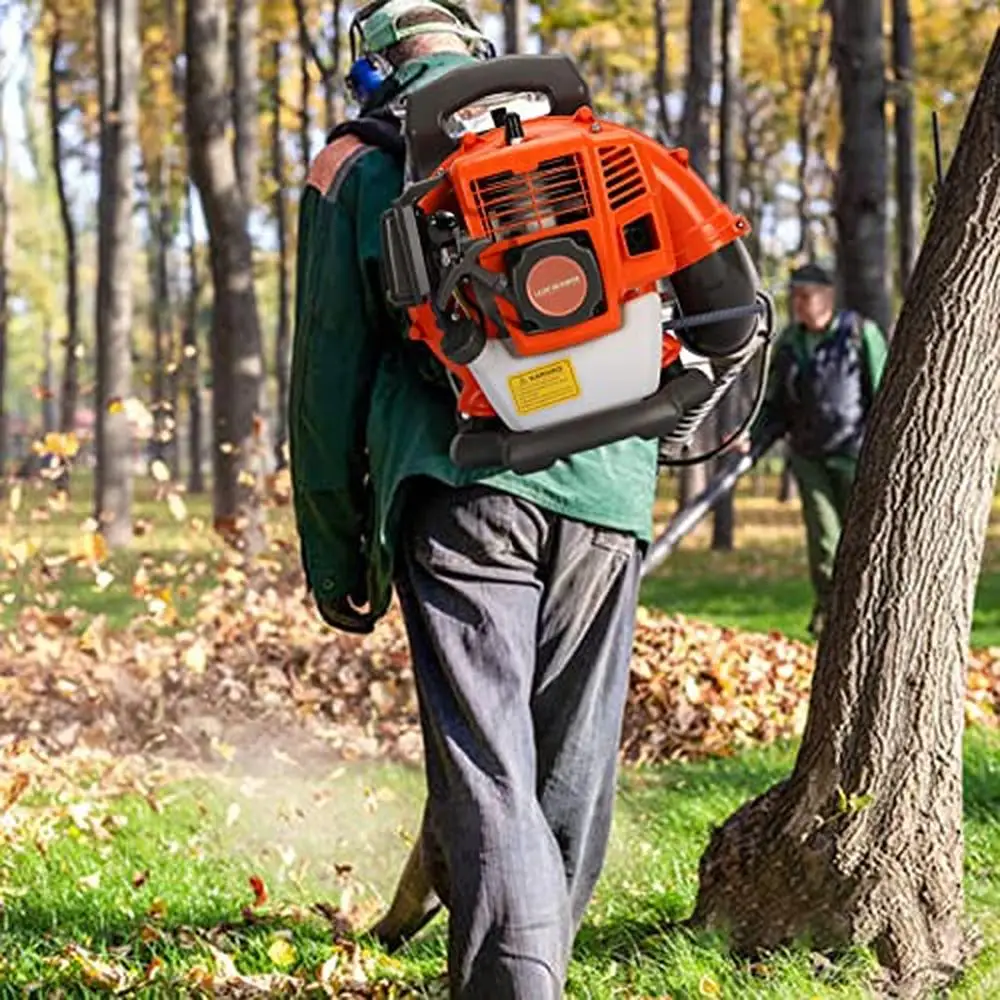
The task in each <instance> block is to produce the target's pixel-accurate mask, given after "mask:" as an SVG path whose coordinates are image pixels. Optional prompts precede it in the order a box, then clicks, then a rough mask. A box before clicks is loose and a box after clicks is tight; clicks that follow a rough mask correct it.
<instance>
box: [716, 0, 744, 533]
mask: <svg viewBox="0 0 1000 1000" xmlns="http://www.w3.org/2000/svg"><path fill="white" fill-rule="evenodd" d="M740 34H741V32H740V11H739V6H738V4H737V0H722V25H721V30H720V32H719V37H720V41H721V43H722V104H721V107H720V108H719V197H720V198H721V199H722V201H723V202H724V203H725V204H727V205H729V206H730V207H731V208H733V209H734V210H735V209H736V206H737V202H738V200H739V187H738V173H737V166H738V164H737V160H736V137H737V132H738V130H739V108H740V100H739V93H738V90H739V85H740V58H741V37H740ZM739 389H740V383H737V385H735V386H734V387H733V388H732V389H731V390H730V391H729V392H727V393H726V395H725V396H724V397H723V398H722V401H721V403H720V405H719V408H718V410H717V411H716V414H715V421H716V425H717V434H718V438H719V440H720V441H724V440H725V439H726V438H727V437H728V436H729V435H730V434H732V433H733V432H734V431H735V430H736V427H737V424H738V423H739ZM722 461H724V460H720V462H718V463H714V464H715V465H716V467H717V468H718V467H719V465H721V464H722ZM735 534H736V505H735V503H734V490H729V491H728V492H726V493H725V495H724V496H722V497H721V499H720V500H719V502H718V503H717V504H716V505H715V510H714V511H713V514H712V548H713V549H715V550H716V551H719V552H731V551H732V550H733V545H734V537H735Z"/></svg>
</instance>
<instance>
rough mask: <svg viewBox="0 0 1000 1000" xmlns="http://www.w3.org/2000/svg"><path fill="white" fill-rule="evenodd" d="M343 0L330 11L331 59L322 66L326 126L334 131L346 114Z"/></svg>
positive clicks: (329, 130) (334, 0) (338, 0)
mask: <svg viewBox="0 0 1000 1000" xmlns="http://www.w3.org/2000/svg"><path fill="white" fill-rule="evenodd" d="M343 5H344V4H343V0H333V10H332V11H331V13H330V61H329V62H328V63H327V64H326V65H325V66H321V67H320V72H321V73H322V74H323V97H324V99H325V101H326V128H327V132H331V131H333V128H334V126H335V125H337V124H338V123H339V122H341V121H343V119H344V116H345V114H346V108H345V107H344V95H343V91H342V90H341V86H340V84H341V77H342V76H343V73H342V72H341V57H340V50H341V38H340V35H341V32H340V16H341V8H342V7H343Z"/></svg>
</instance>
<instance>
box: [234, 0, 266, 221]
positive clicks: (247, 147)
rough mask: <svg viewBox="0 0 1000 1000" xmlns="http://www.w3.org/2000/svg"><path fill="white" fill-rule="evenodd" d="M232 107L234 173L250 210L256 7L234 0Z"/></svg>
mask: <svg viewBox="0 0 1000 1000" xmlns="http://www.w3.org/2000/svg"><path fill="white" fill-rule="evenodd" d="M233 22H234V23H233V27H234V29H235V30H234V32H233V107H234V125H235V135H236V173H237V176H238V177H239V181H240V188H241V190H242V191H243V200H244V201H245V202H246V204H247V209H248V210H249V211H251V212H252V211H253V208H254V205H255V203H256V200H257V191H258V188H259V186H260V185H259V181H260V49H259V48H258V37H259V35H260V7H259V5H258V0H236V12H235V17H234V19H233Z"/></svg>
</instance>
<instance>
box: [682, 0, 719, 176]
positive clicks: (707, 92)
mask: <svg viewBox="0 0 1000 1000" xmlns="http://www.w3.org/2000/svg"><path fill="white" fill-rule="evenodd" d="M713 14H714V2H713V0H690V15H689V17H690V20H689V22H688V72H687V88H686V94H685V100H684V121H683V123H682V124H681V131H682V135H681V142H682V143H683V144H684V146H685V147H686V148H687V150H688V153H689V154H690V163H691V166H692V168H693V169H694V170H695V171H696V172H697V173H698V174H700V175H701V177H702V178H703V179H704V180H706V181H707V180H708V169H709V153H710V142H711V139H710V132H709V125H708V116H709V112H710V110H711V108H710V98H711V90H712V69H713V57H712V52H713V48H712V34H713V26H714V25H713V21H714V17H713Z"/></svg>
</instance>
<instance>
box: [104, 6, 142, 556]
mask: <svg viewBox="0 0 1000 1000" xmlns="http://www.w3.org/2000/svg"><path fill="white" fill-rule="evenodd" d="M97 13H98V20H97V29H98V46H97V53H98V69H99V107H100V130H101V131H100V145H101V190H100V201H99V250H98V278H97V311H96V322H95V330H96V336H97V392H96V397H95V403H94V408H95V414H96V449H97V469H96V482H95V490H94V507H95V513H94V516H95V518H96V519H97V522H98V524H99V525H100V526H101V531H102V532H103V533H104V535H105V537H106V539H107V542H108V545H109V546H110V547H119V546H124V545H127V544H128V543H129V542H130V541H131V538H132V458H133V455H132V430H131V426H130V423H129V418H128V413H127V408H126V405H125V403H126V401H127V400H128V398H129V396H130V394H131V391H132V351H131V345H130V334H131V331H132V320H133V289H132V278H133V274H132V267H133V254H134V245H135V238H134V234H133V226H132V207H133V201H134V192H135V177H134V158H135V152H136V146H137V132H138V121H137V119H138V94H139V89H138V88H139V70H140V64H141V48H140V42H139V3H138V0H99V3H98V8H97Z"/></svg>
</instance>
